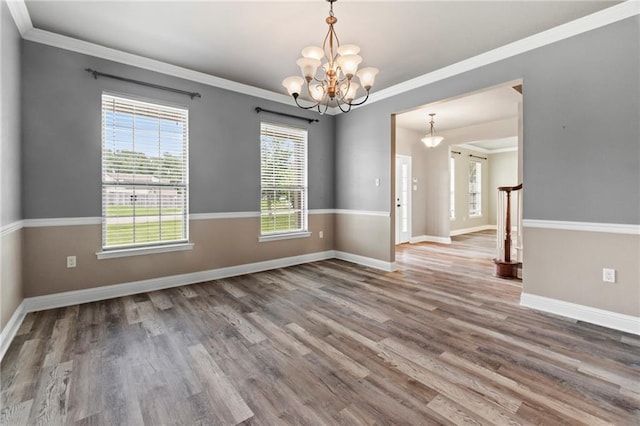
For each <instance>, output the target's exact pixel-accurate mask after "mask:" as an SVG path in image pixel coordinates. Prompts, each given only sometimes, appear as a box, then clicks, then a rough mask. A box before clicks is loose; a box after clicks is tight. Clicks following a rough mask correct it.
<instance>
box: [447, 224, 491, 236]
mask: <svg viewBox="0 0 640 426" xmlns="http://www.w3.org/2000/svg"><path fill="white" fill-rule="evenodd" d="M496 229H497V227H496V225H480V226H474V227H472V228H462V229H455V230H453V231H451V232H449V235H451V236H452V237H455V236H456V235H463V234H470V233H472V232H480V231H488V230H493V231H495V230H496Z"/></svg>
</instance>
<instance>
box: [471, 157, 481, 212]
mask: <svg viewBox="0 0 640 426" xmlns="http://www.w3.org/2000/svg"><path fill="white" fill-rule="evenodd" d="M469 215H470V216H480V215H482V164H481V163H480V162H479V161H471V162H469Z"/></svg>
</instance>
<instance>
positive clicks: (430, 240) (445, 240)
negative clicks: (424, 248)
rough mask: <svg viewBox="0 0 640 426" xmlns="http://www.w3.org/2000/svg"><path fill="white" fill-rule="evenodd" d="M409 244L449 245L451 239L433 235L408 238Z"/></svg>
mask: <svg viewBox="0 0 640 426" xmlns="http://www.w3.org/2000/svg"><path fill="white" fill-rule="evenodd" d="M409 242H410V243H411V244H416V243H441V244H451V237H434V236H433V235H418V236H416V237H411V238H409Z"/></svg>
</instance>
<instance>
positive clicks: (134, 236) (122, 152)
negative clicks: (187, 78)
mask: <svg viewBox="0 0 640 426" xmlns="http://www.w3.org/2000/svg"><path fill="white" fill-rule="evenodd" d="M188 129H189V114H188V110H186V109H182V108H174V107H168V106H164V105H157V104H152V103H148V102H141V101H138V100H133V99H126V98H122V97H118V96H113V95H109V94H103V95H102V246H103V249H113V248H126V247H138V246H150V245H159V244H168V243H176V242H184V241H187V240H188V200H189V185H188V176H189V173H188V158H189V153H188V147H189V131H188Z"/></svg>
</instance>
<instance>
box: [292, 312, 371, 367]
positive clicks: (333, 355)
mask: <svg viewBox="0 0 640 426" xmlns="http://www.w3.org/2000/svg"><path fill="white" fill-rule="evenodd" d="M287 328H288V329H289V330H291V331H292V332H293V334H295V336H296V337H297V338H298V339H300V340H301V341H302V342H304V343H306V344H308V345H309V346H312V347H313V348H314V349H315V350H317V351H319V352H321V353H323V354H325V355H327V356H328V357H329V358H330V359H331V360H333V361H335V362H336V363H337V364H338V365H340V367H342V368H344V370H345V371H347V372H348V373H349V374H351V375H353V377H355V378H356V379H362V378H364V377H367V376H368V375H369V370H367V369H366V368H365V367H363V366H361V365H360V364H358V363H356V362H355V361H353V360H352V359H351V358H349V357H347V356H346V355H345V354H343V353H342V352H340V351H338V350H337V349H335V348H333V347H331V346H329V345H327V344H326V343H325V342H323V341H322V340H320V339H318V338H316V337H314V336H312V335H311V334H309V333H308V332H307V331H306V330H305V329H303V328H302V327H300V326H299V325H298V324H295V323H290V324H287Z"/></svg>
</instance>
